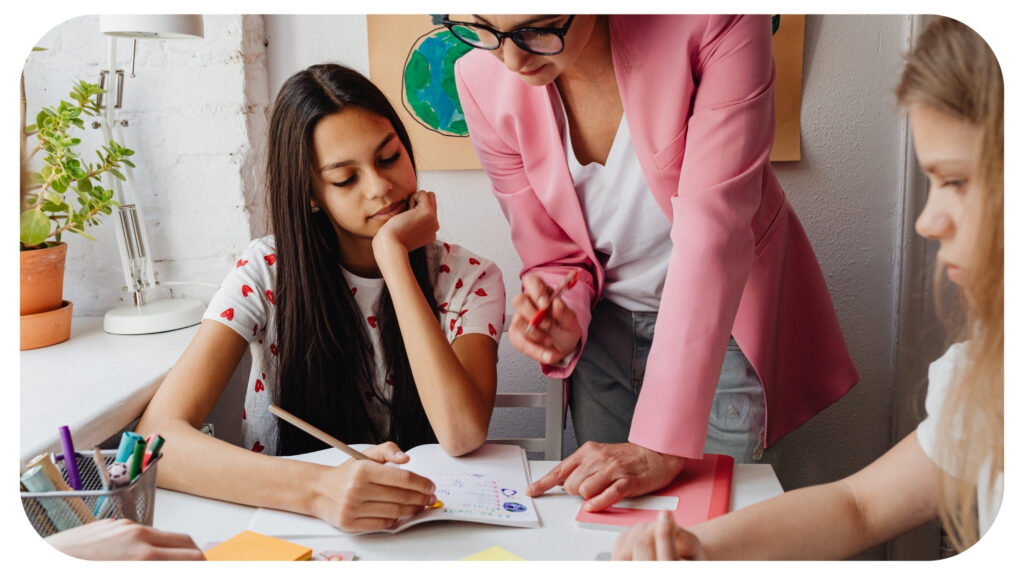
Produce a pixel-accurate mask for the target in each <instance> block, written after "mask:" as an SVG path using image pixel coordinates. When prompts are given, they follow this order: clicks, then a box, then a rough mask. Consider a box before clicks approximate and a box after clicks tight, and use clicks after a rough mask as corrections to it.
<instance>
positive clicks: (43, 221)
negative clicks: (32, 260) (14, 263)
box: [21, 208, 50, 246]
mask: <svg viewBox="0 0 1024 575" xmlns="http://www.w3.org/2000/svg"><path fill="white" fill-rule="evenodd" d="M49 235H50V218H47V217H46V214H44V213H43V210H40V209H38V208H37V209H34V210H26V211H24V212H21V243H23V244H25V245H27V246H35V245H39V244H41V243H43V242H45V241H46V238H47V237H49Z"/></svg>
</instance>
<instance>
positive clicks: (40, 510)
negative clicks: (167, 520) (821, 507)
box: [21, 450, 162, 537]
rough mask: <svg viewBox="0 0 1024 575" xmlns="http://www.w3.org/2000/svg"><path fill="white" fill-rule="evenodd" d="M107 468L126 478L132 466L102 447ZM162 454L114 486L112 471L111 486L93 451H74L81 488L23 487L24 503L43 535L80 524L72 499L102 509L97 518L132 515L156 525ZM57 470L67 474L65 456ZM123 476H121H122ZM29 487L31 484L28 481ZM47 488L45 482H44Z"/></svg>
mask: <svg viewBox="0 0 1024 575" xmlns="http://www.w3.org/2000/svg"><path fill="white" fill-rule="evenodd" d="M101 453H102V456H103V459H104V462H105V463H106V464H107V469H108V470H112V471H116V472H117V473H118V474H120V475H123V476H124V478H125V479H127V478H129V477H130V469H129V467H128V465H126V464H125V463H123V462H122V463H115V461H114V460H115V458H116V456H117V452H116V451H115V450H103V451H101ZM160 459H162V456H161V455H157V456H156V457H154V458H152V459H151V460H150V462H149V465H148V466H146V468H145V469H144V470H143V471H142V472H141V473H140V474H139V475H138V476H137V477H136V478H135V480H134V481H129V482H128V483H126V484H125V485H122V486H120V487H115V485H116V483H115V479H114V476H113V475H114V474H113V473H111V478H110V480H111V488H110V489H104V488H103V480H102V479H101V478H100V474H99V471H98V470H97V469H96V466H95V465H94V464H93V452H92V451H78V452H75V460H76V463H77V466H78V470H79V473H80V474H81V479H82V487H83V489H82V490H81V491H56V490H53V491H23V492H22V493H21V503H22V507H23V508H24V509H25V514H26V515H27V516H28V519H29V522H30V523H31V524H32V527H33V528H35V530H36V532H37V533H39V535H40V536H42V537H47V536H49V535H53V534H54V533H57V532H58V531H62V530H64V529H67V528H70V527H74V526H76V525H80V524H81V521H80V520H79V519H78V517H77V516H76V515H75V513H74V511H73V510H72V507H79V505H73V504H71V502H72V501H79V502H80V503H84V505H85V508H86V509H90V510H97V511H99V515H98V516H97V518H98V519H102V518H105V517H108V516H109V517H116V518H124V519H131V520H132V521H135V522H136V523H140V524H142V525H153V509H154V499H155V498H156V475H157V468H158V463H159V462H160ZM56 467H57V469H58V471H60V472H61V474H62V475H64V476H65V477H66V474H67V470H66V468H65V464H64V461H63V459H61V460H58V461H57V463H56ZM119 480H120V479H119ZM26 487H28V488H29V489H32V487H30V486H28V485H26ZM43 488H45V484H44V485H43Z"/></svg>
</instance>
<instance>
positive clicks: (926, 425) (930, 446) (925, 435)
mask: <svg viewBox="0 0 1024 575" xmlns="http://www.w3.org/2000/svg"><path fill="white" fill-rule="evenodd" d="M966 345H967V344H966V343H957V344H954V345H952V346H950V348H949V349H948V350H946V353H945V354H943V355H942V357H940V358H939V359H937V360H935V361H934V362H932V364H931V365H930V366H929V367H928V396H927V398H926V399H925V410H927V412H928V416H927V417H926V418H925V419H924V421H922V422H921V423H920V424H919V425H918V426H917V441H918V443H920V444H921V449H923V450H924V452H925V454H926V455H928V457H929V458H930V459H931V460H932V461H934V462H935V464H936V465H938V466H939V467H940V468H943V469H945V470H946V471H947V472H948V473H951V474H952V473H953V472H954V471H955V470H951V469H947V468H946V467H945V466H944V462H943V460H942V457H941V453H942V451H941V445H940V443H939V442H940V441H941V439H942V437H943V431H944V430H940V429H939V421H938V420H939V415H940V414H941V413H942V404H943V403H944V402H945V400H946V396H947V395H948V394H949V387H950V384H951V383H952V382H953V380H954V378H955V376H956V370H957V369H960V368H962V364H963V362H964V361H966V359H967V355H966V352H967V350H966ZM989 479H990V477H989V465H988V464H987V463H986V464H984V465H982V467H981V472H980V474H979V476H978V530H979V536H983V535H985V532H986V531H988V528H989V527H991V526H992V521H993V520H995V516H996V512H997V511H999V504H1000V503H1002V501H1003V474H1002V472H1000V473H999V475H998V476H997V477H996V480H995V482H994V483H993V488H992V490H991V491H989V488H988V485H989Z"/></svg>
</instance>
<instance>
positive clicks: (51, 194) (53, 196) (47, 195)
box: [43, 190, 64, 204]
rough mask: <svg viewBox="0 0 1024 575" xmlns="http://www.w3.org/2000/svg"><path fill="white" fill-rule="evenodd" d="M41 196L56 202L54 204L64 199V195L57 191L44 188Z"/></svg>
mask: <svg viewBox="0 0 1024 575" xmlns="http://www.w3.org/2000/svg"><path fill="white" fill-rule="evenodd" d="M43 197H45V198H46V200H47V201H49V202H53V203H56V204H59V203H61V202H63V201H64V196H62V195H60V194H58V193H57V192H54V191H51V190H46V191H45V192H43Z"/></svg>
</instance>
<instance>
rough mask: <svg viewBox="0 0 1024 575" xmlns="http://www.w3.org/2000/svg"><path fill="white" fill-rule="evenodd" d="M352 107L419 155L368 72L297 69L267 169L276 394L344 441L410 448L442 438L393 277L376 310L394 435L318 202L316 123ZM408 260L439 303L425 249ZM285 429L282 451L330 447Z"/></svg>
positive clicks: (273, 125) (282, 99)
mask: <svg viewBox="0 0 1024 575" xmlns="http://www.w3.org/2000/svg"><path fill="white" fill-rule="evenodd" d="M348 106H355V107H358V108H361V109H363V110H366V111H368V112H371V113H373V114H376V115H378V116H381V117H383V118H387V119H388V120H390V121H391V125H392V127H393V128H394V130H395V133H396V134H397V135H398V139H399V140H400V141H401V142H402V144H403V145H404V146H405V150H406V152H407V153H408V154H409V158H410V160H412V158H413V153H412V144H411V142H410V141H409V135H408V133H407V132H406V131H405V127H404V126H403V125H402V121H401V120H400V119H399V117H398V115H397V114H396V113H395V109H394V108H393V107H392V106H391V104H390V103H389V102H388V99H387V98H386V97H385V96H384V94H383V93H381V91H380V90H379V89H378V88H377V87H376V86H375V85H373V83H372V82H370V81H369V80H368V79H366V78H365V77H364V76H363V75H362V74H360V73H358V72H356V71H354V70H352V69H349V68H346V67H344V66H340V65H336V64H321V65H317V66H310V67H309V68H307V69H305V70H303V71H301V72H299V73H297V74H295V75H294V76H292V77H291V78H289V79H288V81H287V82H285V84H284V86H283V87H282V88H281V91H280V93H279V94H278V96H277V100H276V101H275V102H274V109H273V112H272V113H271V118H270V130H269V139H268V146H267V149H268V154H267V173H266V185H267V197H268V198H269V202H268V207H269V209H270V222H271V225H272V227H273V231H274V238H275V244H276V250H277V264H276V265H278V266H279V268H278V270H277V285H276V287H275V302H276V309H275V312H276V314H277V315H276V323H277V345H278V349H279V350H280V351H279V354H280V355H279V358H280V366H279V370H278V377H277V386H276V387H275V389H274V390H273V393H274V396H275V397H276V401H277V402H278V404H279V405H281V407H283V408H284V409H286V410H288V411H290V412H292V413H294V414H296V415H298V416H299V417H301V418H303V419H305V420H306V421H308V422H310V423H312V424H313V425H315V426H317V427H319V428H320V429H323V430H324V431H326V432H327V433H330V434H331V435H333V436H335V437H337V438H339V439H341V440H342V441H346V442H351V443H378V442H380V441H383V440H391V441H394V442H395V443H397V444H398V445H399V446H400V447H402V448H403V449H408V448H410V447H414V446H416V445H419V444H421V443H432V442H434V441H436V437H435V435H434V432H433V430H432V429H431V427H430V422H429V421H427V416H426V413H424V411H423V404H422V403H421V402H420V400H419V395H418V393H417V391H416V385H415V382H414V381H413V377H412V371H411V370H410V368H409V358H408V356H407V355H406V353H405V346H404V344H403V341H402V334H401V332H400V331H399V328H398V319H397V317H396V316H395V309H394V306H393V304H392V301H391V296H390V294H389V293H388V290H387V287H386V286H385V288H384V294H383V296H382V298H381V303H380V309H379V310H377V312H376V314H377V318H378V321H379V324H378V325H379V328H380V330H381V337H382V343H383V351H384V355H385V358H384V359H385V361H384V365H385V369H386V370H387V371H388V376H389V377H388V378H389V379H390V380H391V382H392V383H393V385H394V387H393V393H392V396H391V401H390V407H391V425H390V430H389V433H388V437H379V434H378V433H377V431H376V430H375V428H374V426H373V423H372V421H371V419H370V416H369V414H368V413H367V410H366V406H365V404H364V397H363V394H364V392H365V390H373V389H374V386H373V382H374V378H375V372H376V363H375V361H374V357H373V347H372V345H371V344H370V339H369V334H368V333H367V327H366V321H365V320H364V318H363V314H362V312H360V311H359V308H358V306H357V304H356V302H355V299H354V298H353V296H352V294H351V292H350V291H349V286H348V285H347V283H346V281H345V278H344V276H343V275H342V268H341V264H340V262H341V261H342V260H341V248H340V246H339V245H338V237H337V234H336V233H335V230H334V227H333V225H332V224H331V221H330V218H329V216H328V215H327V213H326V211H320V212H318V213H313V212H312V211H311V210H310V199H311V198H312V197H313V190H314V188H315V185H316V179H315V166H314V163H315V158H316V153H315V150H314V147H313V130H314V129H315V127H316V125H317V123H318V122H319V121H320V120H321V119H322V118H324V117H326V116H329V115H331V114H335V113H337V112H340V111H342V110H343V109H345V108H347V107H348ZM413 168H414V169H415V162H414V163H413ZM409 260H410V263H411V264H412V269H413V272H414V273H415V275H416V280H417V282H418V283H419V286H420V290H421V291H422V292H423V295H424V297H425V298H426V300H427V303H428V304H429V305H430V307H431V309H434V310H436V309H437V302H436V300H435V298H434V290H433V286H432V283H431V280H430V274H429V273H428V267H427V256H426V248H420V249H418V250H415V251H413V252H411V253H410V254H409ZM435 313H436V312H435ZM279 430H280V439H279V441H278V453H279V454H281V455H287V454H294V453H304V452H308V451H313V450H317V449H322V448H323V447H324V445H323V444H322V443H321V442H320V441H318V440H316V439H313V438H311V437H309V436H308V435H306V434H305V433H303V432H302V431H299V430H297V429H295V428H294V427H293V426H291V425H288V424H282V425H280V427H279Z"/></svg>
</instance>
